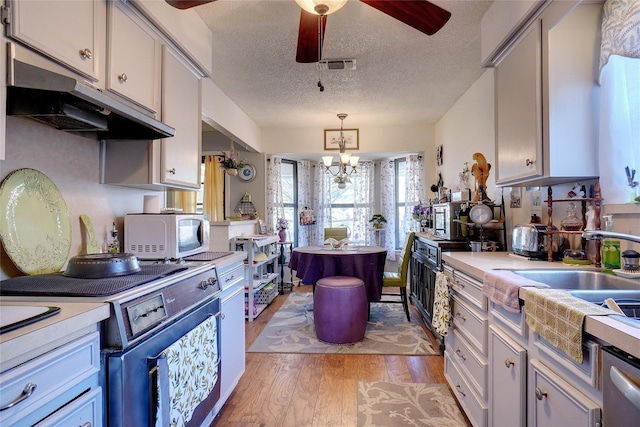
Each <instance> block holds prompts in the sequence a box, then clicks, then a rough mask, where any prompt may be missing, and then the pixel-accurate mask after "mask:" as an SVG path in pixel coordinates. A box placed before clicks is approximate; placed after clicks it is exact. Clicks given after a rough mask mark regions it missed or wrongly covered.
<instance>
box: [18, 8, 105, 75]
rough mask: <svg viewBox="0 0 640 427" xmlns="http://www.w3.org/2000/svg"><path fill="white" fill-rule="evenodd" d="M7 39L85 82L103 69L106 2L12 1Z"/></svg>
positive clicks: (99, 73)
mask: <svg viewBox="0 0 640 427" xmlns="http://www.w3.org/2000/svg"><path fill="white" fill-rule="evenodd" d="M10 7H11V14H12V15H11V19H10V21H11V22H10V24H9V26H8V36H9V37H12V38H14V39H16V40H19V41H21V42H23V43H25V44H27V45H28V46H30V47H32V48H33V49H35V50H37V51H39V52H40V53H42V54H44V55H47V56H49V57H50V58H52V59H54V60H55V61H57V62H60V63H61V64H63V65H65V66H67V67H69V68H71V69H72V70H74V71H75V72H77V73H80V74H81V75H83V76H84V77H86V78H87V79H88V80H89V81H92V82H97V81H99V80H102V79H101V72H100V69H101V67H104V64H103V63H102V61H103V60H104V56H103V55H104V44H105V27H106V19H105V16H106V2H105V1H104V0H89V1H72V0H61V1H44V0H40V1H38V0H28V1H24V0H23V1H12V2H11V3H10Z"/></svg>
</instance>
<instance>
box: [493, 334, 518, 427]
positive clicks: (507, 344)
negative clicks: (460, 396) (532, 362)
mask: <svg viewBox="0 0 640 427" xmlns="http://www.w3.org/2000/svg"><path fill="white" fill-rule="evenodd" d="M489 396H490V398H489V409H490V410H489V425H491V426H525V425H526V419H527V351H526V350H525V349H524V348H522V346H520V345H519V344H518V343H516V342H515V341H513V340H512V339H510V338H509V337H508V336H507V335H506V334H505V333H504V332H503V331H502V330H500V329H499V328H497V327H495V326H490V327H489Z"/></svg>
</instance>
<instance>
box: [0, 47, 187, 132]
mask: <svg viewBox="0 0 640 427" xmlns="http://www.w3.org/2000/svg"><path fill="white" fill-rule="evenodd" d="M21 49H22V48H20V47H18V46H15V45H13V44H10V46H8V49H7V50H8V52H9V58H8V61H7V65H8V67H7V68H8V70H7V71H8V73H7V115H13V116H22V117H28V118H31V119H33V120H37V121H39V122H42V123H46V124H48V125H51V126H53V127H55V128H56V129H59V130H61V131H64V132H69V133H74V134H77V135H81V136H85V137H88V138H92V139H98V140H103V139H104V140H109V139H132V140H152V139H159V138H168V137H172V136H174V135H175V129H174V128H172V127H171V126H168V125H166V124H164V123H162V122H160V121H158V120H156V119H155V118H153V117H151V116H150V115H148V114H145V113H143V112H141V111H138V110H137V109H135V108H133V107H130V106H129V105H127V104H125V103H124V102H122V101H120V100H118V99H116V98H115V97H112V96H109V95H107V94H106V93H104V92H103V91H101V90H100V89H97V88H95V87H92V86H90V85H88V84H86V83H84V82H82V81H79V80H78V79H76V78H74V77H72V76H71V75H67V74H63V73H62V72H61V70H60V68H59V66H58V65H57V64H53V63H50V61H48V60H44V59H40V58H38V61H34V62H37V63H38V65H33V64H31V63H29V62H30V61H29V59H28V57H29V55H25V59H19V58H18V57H17V55H16V52H18V53H19V52H20V51H21ZM49 64H50V65H51V68H52V69H49V68H50V67H48V65H49ZM54 68H55V70H53V69H54Z"/></svg>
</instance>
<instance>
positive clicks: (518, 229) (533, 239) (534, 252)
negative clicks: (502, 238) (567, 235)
mask: <svg viewBox="0 0 640 427" xmlns="http://www.w3.org/2000/svg"><path fill="white" fill-rule="evenodd" d="M552 229H553V231H558V229H557V228H556V227H552ZM546 231H547V226H546V225H540V224H521V225H516V226H515V227H513V232H512V234H511V251H512V252H513V253H514V254H518V255H523V256H526V257H529V258H540V259H547V257H548V249H549V240H551V245H552V251H553V258H554V259H561V258H562V254H563V252H564V249H565V247H564V246H565V241H564V237H562V235H561V234H552V235H551V239H549V235H547V233H546Z"/></svg>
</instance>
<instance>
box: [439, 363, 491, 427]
mask: <svg viewBox="0 0 640 427" xmlns="http://www.w3.org/2000/svg"><path fill="white" fill-rule="evenodd" d="M444 376H445V378H446V379H447V382H448V383H449V386H450V387H451V389H452V390H453V392H454V395H455V396H456V399H457V400H458V402H459V403H460V406H462V409H463V410H464V413H465V414H466V415H467V418H469V421H470V422H471V424H472V425H473V426H474V427H486V426H488V424H487V415H488V412H489V408H487V404H486V402H485V400H484V399H483V398H481V397H480V396H478V395H477V394H476V393H475V392H474V391H473V388H472V387H471V386H469V384H468V383H467V381H466V376H465V375H464V374H463V373H462V372H461V371H460V370H459V368H458V367H457V365H456V363H455V362H453V360H452V356H451V353H450V352H445V354H444Z"/></svg>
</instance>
